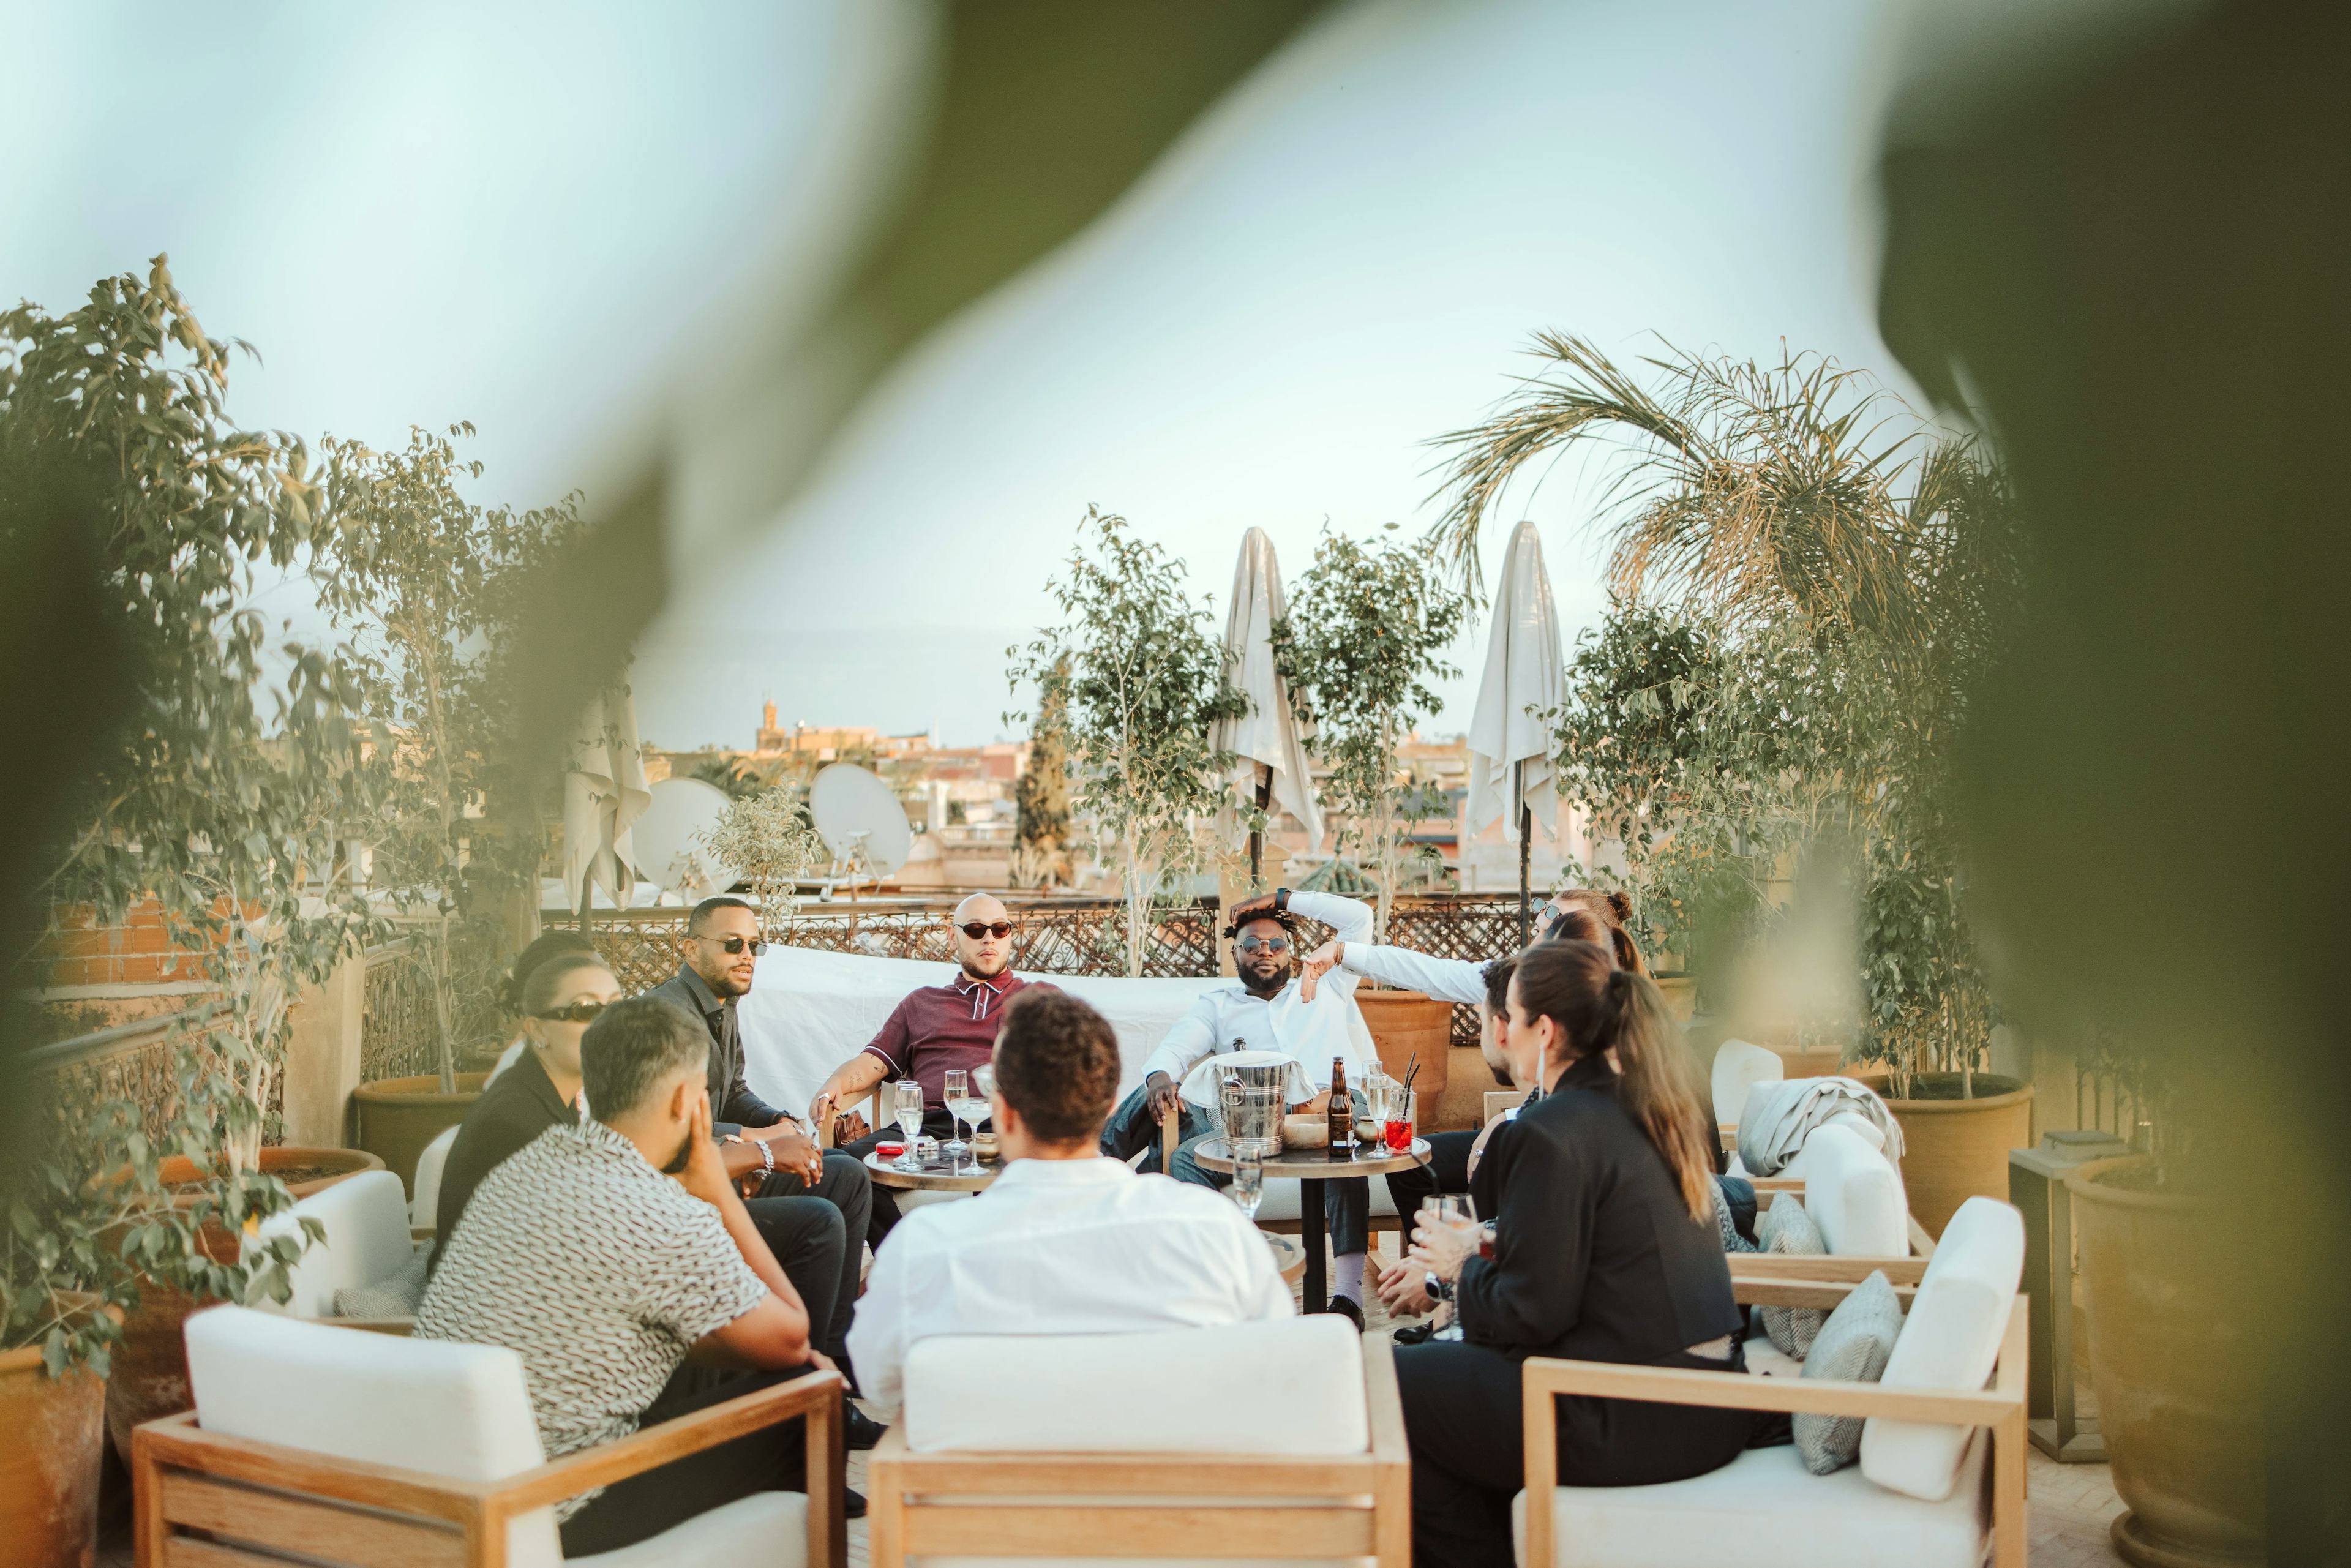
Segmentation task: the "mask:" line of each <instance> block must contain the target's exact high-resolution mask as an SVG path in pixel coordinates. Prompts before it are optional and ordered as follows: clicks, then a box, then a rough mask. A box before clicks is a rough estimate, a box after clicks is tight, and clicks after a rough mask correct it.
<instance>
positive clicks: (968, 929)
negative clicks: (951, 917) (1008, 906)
mask: <svg viewBox="0 0 2351 1568" xmlns="http://www.w3.org/2000/svg"><path fill="white" fill-rule="evenodd" d="M956 930H958V931H960V932H962V933H963V934H964V935H965V936H968V937H970V938H971V939H972V940H973V941H975V942H977V941H978V940H979V939H980V938H981V937H983V936H994V937H998V938H999V939H1000V938H1002V937H1006V936H1011V935H1012V922H1010V921H1009V920H999V921H997V922H996V923H995V924H994V925H990V924H988V923H987V921H985V920H967V921H965V922H964V923H963V924H962V925H958V926H956Z"/></svg>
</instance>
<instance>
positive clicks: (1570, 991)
mask: <svg viewBox="0 0 2351 1568" xmlns="http://www.w3.org/2000/svg"><path fill="white" fill-rule="evenodd" d="M1513 984H1514V986H1515V988H1516V990H1517V992H1518V998H1519V1006H1520V1008H1522V1009H1525V1011H1526V1013H1527V1015H1528V1016H1529V1017H1530V1018H1535V1017H1541V1018H1548V1019H1551V1020H1552V1022H1553V1023H1555V1024H1557V1025H1558V1026H1559V1028H1560V1030H1561V1032H1562V1034H1563V1035H1564V1036H1565V1037H1566V1042H1567V1059H1568V1060H1569V1061H1580V1060H1582V1059H1583V1058H1585V1057H1589V1056H1598V1055H1601V1054H1603V1053H1604V1052H1606V1051H1614V1052H1615V1053H1616V1071H1617V1080H1616V1103H1618V1104H1620V1105H1622V1106H1624V1107H1625V1114H1627V1115H1629V1116H1631V1117H1632V1118H1633V1124H1634V1125H1635V1126H1636V1127H1638V1128H1640V1129H1641V1131H1642V1133H1643V1134H1645V1135H1646V1137H1647V1138H1648V1140H1649V1143H1650V1145H1651V1146H1653V1147H1654V1148H1656V1151H1657V1153H1658V1155H1660V1156H1662V1157H1663V1158H1664V1160H1665V1162H1666V1168H1667V1170H1669V1171H1671V1172H1672V1173H1673V1177H1674V1184H1675V1186H1678V1187H1679V1188H1680V1189H1681V1194H1682V1201H1683V1203H1684V1204H1685V1205H1686V1206H1687V1207H1688V1209H1689V1213H1690V1218H1692V1219H1694V1220H1696V1221H1698V1223H1700V1224H1710V1223H1712V1221H1713V1219H1714V1150H1713V1147H1712V1144H1711V1141H1710V1140H1709V1138H1708V1132H1709V1130H1710V1129H1709V1127H1708V1121H1707V1115H1706V1112H1705V1109H1704V1102H1703V1101H1702V1100H1701V1098H1700V1097H1699V1094H1698V1074H1697V1070H1696V1068H1695V1067H1694V1066H1693V1065H1692V1062H1691V1060H1690V1054H1689V1052H1688V1051H1687V1050H1685V1049H1684V1048H1683V1045H1682V1040H1681V1031H1680V1030H1679V1028H1678V1027H1677V1025H1676V1024H1675V1022H1674V1019H1673V1015H1672V1014H1671V1013H1670V1012H1668V1011H1667V1008H1666V998H1665V997H1664V995H1663V994H1662V993H1660V992H1659V991H1658V989H1657V988H1656V982H1654V981H1652V980H1651V979H1650V978H1649V977H1647V976H1646V975H1644V974H1639V973H1636V972H1635V971H1633V970H1631V969H1625V968H1619V967H1617V965H1616V962H1615V957H1614V954H1612V953H1611V952H1610V951H1609V949H1608V948H1606V947H1604V946H1600V945H1599V944H1598V943H1594V942H1545V943H1542V944H1541V945H1540V946H1534V947H1530V948H1528V949H1527V950H1526V951H1525V952H1524V953H1521V954H1520V955H1519V963H1518V972H1517V975H1516V976H1515V977H1514V981H1513Z"/></svg>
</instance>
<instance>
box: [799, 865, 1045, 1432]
mask: <svg viewBox="0 0 2351 1568" xmlns="http://www.w3.org/2000/svg"><path fill="white" fill-rule="evenodd" d="M948 918H949V921H950V923H951V924H952V925H953V927H954V930H953V932H952V941H953V943H954V945H955V956H956V973H955V974H954V975H952V976H951V977H948V978H947V980H946V982H945V983H944V984H941V985H936V986H922V987H918V988H916V989H914V990H913V991H911V992H909V993H907V996H906V998H905V999H904V1001H902V1002H900V1003H899V1004H898V1005H897V1007H896V1008H895V1009H893V1011H892V1012H891V1014H890V1017H889V1019H887V1020H886V1021H884V1022H883V1025H882V1029H881V1032H880V1033H878V1034H876V1035H875V1036H874V1037H873V1038H872V1040H870V1041H868V1042H867V1043H866V1046H865V1049H864V1050H863V1051H859V1052H858V1053H857V1054H856V1055H855V1056H853V1057H851V1058H850V1059H849V1060H848V1061H845V1062H842V1063H841V1065H840V1066H839V1067H837V1068H835V1069H833V1072H832V1076H831V1077H830V1078H828V1079H826V1080H825V1081H824V1086H823V1087H822V1088H820V1089H819V1090H818V1091H817V1094H816V1100H815V1103H813V1104H811V1105H810V1107H809V1119H810V1121H811V1122H812V1123H814V1124H816V1125H817V1126H819V1127H824V1126H827V1125H829V1124H831V1120H832V1117H833V1115H834V1113H836V1112H838V1111H840V1110H841V1109H843V1108H845V1107H848V1106H852V1105H855V1104H856V1103H858V1102H859V1101H861V1100H862V1099H864V1098H865V1096H866V1095H867V1094H868V1093H869V1092H872V1089H873V1087H874V1086H875V1085H876V1084H879V1083H883V1082H893V1083H894V1082H900V1081H906V1082H915V1083H919V1084H921V1085H922V1086H923V1131H924V1132H925V1133H928V1134H931V1135H932V1136H933V1137H937V1138H945V1137H949V1136H952V1135H953V1134H954V1131H955V1118H954V1116H953V1115H952V1114H951V1113H949V1112H948V1110H947V1103H946V1075H947V1074H948V1073H949V1072H950V1071H956V1070H961V1071H966V1072H969V1071H972V1070H973V1069H975V1068H980V1067H986V1066H987V1064H988V1061H989V1058H990V1057H991V1056H992V1054H993V1053H994V1051H995V1050H996V1030H997V1026H998V1024H999V1023H1000V1022H1001V1021H1002V1019H1003V1013H1004V1009H1005V1005H1006V1004H1007V1003H1008V1002H1010V1001H1011V999H1012V998H1015V997H1017V996H1019V994H1020V993H1021V992H1023V991H1025V990H1027V989H1028V988H1029V987H1031V986H1033V985H1039V984H1041V982H1039V981H1033V980H1024V979H1022V978H1021V977H1019V976H1018V975H1016V974H1014V973H1013V972H1012V937H1013V933H1014V931H1015V929H1016V928H1015V926H1014V925H1013V923H1012V916H1011V915H1010V914H1009V913H1008V912H1007V910H1006V909H1005V907H1004V904H1003V902H1002V901H1001V900H1000V899H998V898H996V897H994V896H993V895H991V894H985V893H975V894H972V895H971V896H970V897H969V898H967V899H965V900H964V901H963V902H962V903H961V904H956V907H955V913H954V914H953V915H950V916H949V917H948ZM1045 988H1046V989H1048V990H1050V989H1052V988H1051V987H1050V986H1047V987H1045ZM890 1116H891V1112H890V1110H889V1108H888V1107H887V1106H886V1105H885V1106H883V1108H882V1113H881V1114H880V1115H879V1116H877V1117H875V1118H874V1121H875V1124H876V1125H875V1128H874V1130H873V1131H872V1132H871V1133H868V1134H866V1135H865V1136H864V1137H862V1138H859V1139H856V1140H854V1141H852V1142H851V1143H847V1144H844V1145H841V1150H840V1152H841V1154H843V1155H849V1156H852V1157H853V1158H855V1159H857V1160H858V1161H860V1162H861V1163H862V1161H863V1159H864V1157H865V1156H866V1155H868V1154H871V1153H872V1150H873V1148H874V1146H875V1145H878V1144H880V1143H881V1142H883V1140H884V1139H885V1138H886V1139H893V1140H894V1139H895V1138H896V1137H897V1136H898V1132H897V1129H896V1128H895V1127H893V1126H892V1125H890ZM897 1223H898V1205H897V1203H896V1201H895V1200H894V1199H893V1198H892V1197H891V1196H890V1192H889V1189H888V1188H886V1187H874V1188H873V1189H872V1219H871V1220H870V1221H869V1223H868V1227H867V1229H866V1233H865V1234H866V1239H868V1240H870V1241H872V1243H873V1245H874V1246H875V1247H876V1248H879V1247H880V1246H881V1245H882V1239H883V1237H885V1236H887V1235H889V1234H890V1229H891V1227H893V1226H894V1225H896V1224H897ZM861 1386H862V1382H861Z"/></svg>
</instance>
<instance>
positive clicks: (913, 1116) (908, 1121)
mask: <svg viewBox="0 0 2351 1568" xmlns="http://www.w3.org/2000/svg"><path fill="white" fill-rule="evenodd" d="M890 1109H891V1113H893V1115H895V1116H896V1118H897V1120H898V1135H899V1136H900V1137H902V1138H904V1139H905V1140H906V1152H905V1153H904V1154H903V1155H899V1156H898V1168H899V1169H900V1170H902V1171H914V1170H920V1169H922V1168H923V1167H922V1166H921V1163H920V1162H918V1161H917V1160H916V1159H915V1158H914V1140H915V1138H917V1137H918V1136H920V1135H921V1134H922V1131H923V1086H922V1085H921V1084H919V1083H917V1082H914V1080H913V1079H911V1078H902V1079H900V1080H899V1081H898V1082H897V1083H896V1084H895V1085H893V1087H892V1089H891V1091H890Z"/></svg>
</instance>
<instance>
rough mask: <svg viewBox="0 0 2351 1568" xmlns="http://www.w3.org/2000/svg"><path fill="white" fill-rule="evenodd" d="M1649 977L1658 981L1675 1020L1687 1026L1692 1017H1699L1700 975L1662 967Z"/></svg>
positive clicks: (1667, 1007) (1658, 987)
mask: <svg viewBox="0 0 2351 1568" xmlns="http://www.w3.org/2000/svg"><path fill="white" fill-rule="evenodd" d="M1650 978H1651V979H1653V980H1655V981H1656V982H1657V989H1658V990H1659V991H1660V992H1661V993H1663V994H1664V996H1665V998H1666V1010H1667V1011H1668V1012H1670V1013H1672V1014H1673V1015H1674V1021H1675V1022H1676V1023H1678V1024H1680V1025H1682V1026H1683V1027H1684V1028H1687V1027H1688V1025H1689V1021H1690V1019H1694V1018H1696V1017H1698V977H1697V976H1696V975H1692V974H1687V973H1686V972H1684V971H1682V970H1679V969H1660V970H1658V971H1657V972H1656V974H1654V975H1651V976H1650Z"/></svg>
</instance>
